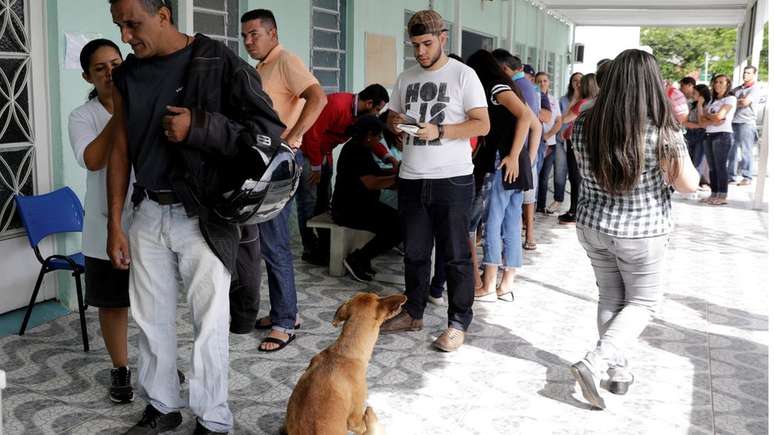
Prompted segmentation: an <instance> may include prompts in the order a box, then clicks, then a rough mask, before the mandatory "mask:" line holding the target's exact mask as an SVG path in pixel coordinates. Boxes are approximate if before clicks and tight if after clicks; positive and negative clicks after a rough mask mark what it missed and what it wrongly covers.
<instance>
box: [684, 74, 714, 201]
mask: <svg viewBox="0 0 774 435" xmlns="http://www.w3.org/2000/svg"><path fill="white" fill-rule="evenodd" d="M687 78H690V77H687ZM692 96H693V97H692V100H693V102H692V103H691V111H690V112H689V113H688V119H687V120H686V121H685V124H684V126H685V130H686V131H685V144H686V145H687V146H688V154H689V155H690V156H691V161H692V162H693V166H694V167H695V168H696V170H697V171H699V176H700V177H701V179H700V180H699V190H709V181H708V180H707V179H706V177H705V175H704V174H702V167H704V168H705V170H706V164H704V163H703V162H706V159H705V158H704V135H705V131H704V124H701V123H700V122H699V100H701V101H711V100H712V91H710V88H709V86H707V85H703V84H700V85H696V86H694V87H693V94H692Z"/></svg>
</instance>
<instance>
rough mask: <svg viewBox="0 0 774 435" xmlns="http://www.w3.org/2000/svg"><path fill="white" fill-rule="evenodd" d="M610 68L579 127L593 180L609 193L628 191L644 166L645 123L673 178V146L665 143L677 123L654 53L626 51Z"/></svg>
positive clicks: (676, 161) (676, 131)
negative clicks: (654, 134) (653, 133)
mask: <svg viewBox="0 0 774 435" xmlns="http://www.w3.org/2000/svg"><path fill="white" fill-rule="evenodd" d="M608 68H609V69H608V71H607V73H606V75H605V86H604V87H602V89H601V90H600V93H599V95H598V96H597V99H596V103H595V104H594V107H593V108H591V109H590V110H589V113H588V115H587V118H586V122H585V125H584V128H583V131H584V132H585V135H586V144H587V147H588V150H589V161H590V162H591V172H592V173H593V174H594V177H595V178H596V180H597V183H598V184H599V185H600V186H601V187H602V188H603V189H605V190H606V191H607V192H609V193H611V194H622V193H626V192H629V191H631V190H632V189H633V188H634V187H635V186H636V185H637V183H638V181H639V179H640V174H642V171H643V169H644V167H645V144H644V139H645V129H646V126H647V125H648V124H653V125H654V126H655V127H656V128H657V129H658V138H659V139H658V140H659V142H658V146H656V156H657V158H658V161H659V162H660V163H662V165H665V167H666V169H667V171H666V172H667V178H668V179H669V180H673V179H674V178H675V176H676V174H677V173H678V171H679V169H680V168H679V159H678V153H677V149H676V148H674V147H669V146H664V145H665V144H668V143H669V142H670V141H669V138H671V137H674V136H676V135H678V134H679V131H680V128H679V125H678V124H677V121H676V120H675V118H674V116H673V115H672V109H671V105H670V103H669V100H668V99H667V96H666V93H665V92H664V86H663V85H662V84H661V75H660V74H659V69H658V64H657V63H656V58H655V57H653V55H651V54H649V53H647V52H645V51H642V50H636V49H631V50H626V51H624V52H622V53H621V54H619V55H618V57H616V58H615V60H613V61H612V62H610V64H609V67H608ZM583 78H584V79H585V78H586V76H584V77H583Z"/></svg>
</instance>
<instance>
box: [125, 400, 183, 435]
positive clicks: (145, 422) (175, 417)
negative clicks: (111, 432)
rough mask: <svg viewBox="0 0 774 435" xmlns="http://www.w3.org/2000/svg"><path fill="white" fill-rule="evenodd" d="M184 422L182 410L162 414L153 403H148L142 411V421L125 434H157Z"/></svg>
mask: <svg viewBox="0 0 774 435" xmlns="http://www.w3.org/2000/svg"><path fill="white" fill-rule="evenodd" d="M182 422H183V416H182V415H181V414H180V411H175V412H170V413H169V414H162V413H161V412H159V411H158V410H157V409H156V408H154V407H153V406H152V405H148V406H146V407H145V411H143V413H142V419H140V422H139V423H137V424H136V425H134V426H132V428H131V429H129V430H128V431H127V432H125V434H124V435H155V434H159V433H162V432H166V431H168V430H172V429H174V428H176V427H178V426H180V423H182Z"/></svg>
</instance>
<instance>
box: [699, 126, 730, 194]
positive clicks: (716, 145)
mask: <svg viewBox="0 0 774 435" xmlns="http://www.w3.org/2000/svg"><path fill="white" fill-rule="evenodd" d="M733 144H734V137H733V135H732V134H731V133H707V134H706V135H704V152H705V153H706V154H707V163H708V164H709V173H710V188H711V189H712V195H713V196H722V197H725V196H726V194H727V193H728V165H727V164H728V153H729V150H730V149H731V147H732V146H733Z"/></svg>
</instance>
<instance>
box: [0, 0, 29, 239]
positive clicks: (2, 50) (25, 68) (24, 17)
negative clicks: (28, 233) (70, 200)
mask: <svg viewBox="0 0 774 435" xmlns="http://www.w3.org/2000/svg"><path fill="white" fill-rule="evenodd" d="M6 3H7V4H3V8H2V9H0V20H2V22H3V23H5V24H4V25H3V26H2V28H0V107H2V110H0V240H4V239H8V238H11V237H15V236H19V235H21V234H23V233H24V232H23V230H22V223H21V219H20V218H19V215H18V214H17V213H16V203H15V202H14V196H16V195H33V194H34V193H35V188H36V186H35V133H34V131H33V129H32V127H33V123H32V119H31V117H32V110H31V109H32V108H31V101H30V100H31V98H32V95H31V93H30V80H31V79H30V77H31V76H32V73H31V72H30V63H31V55H30V42H29V38H30V36H29V28H30V23H29V22H28V20H29V16H28V13H27V12H28V8H27V2H26V1H15V2H6Z"/></svg>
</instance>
